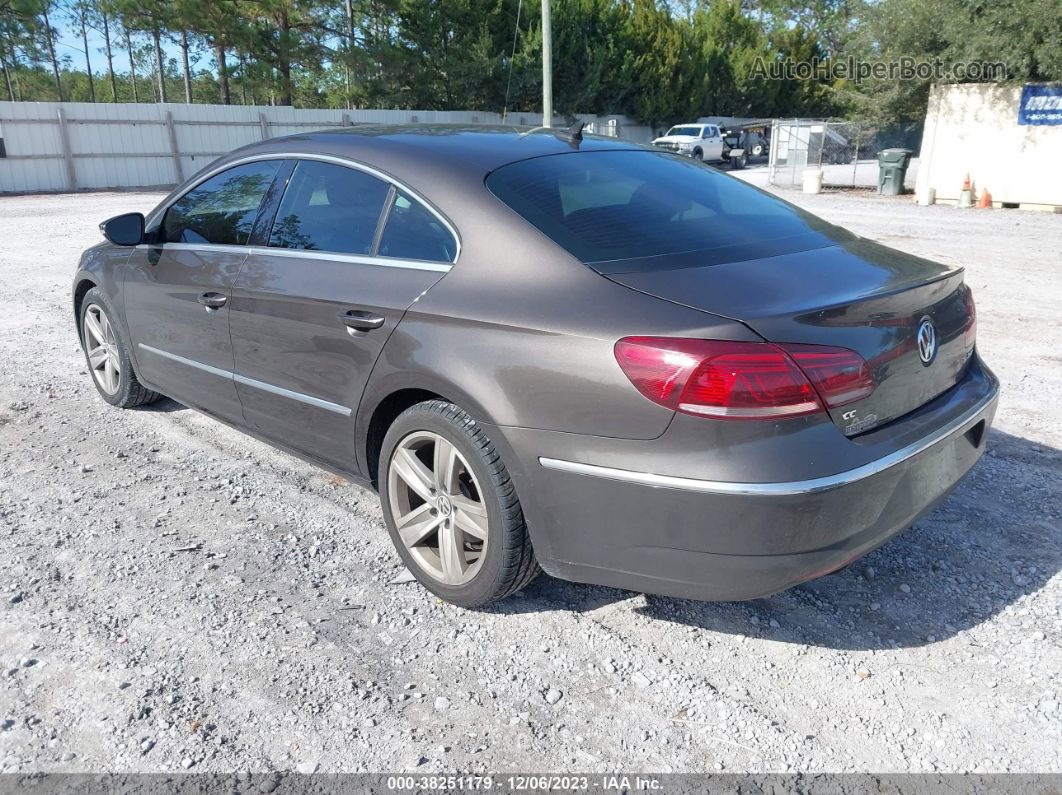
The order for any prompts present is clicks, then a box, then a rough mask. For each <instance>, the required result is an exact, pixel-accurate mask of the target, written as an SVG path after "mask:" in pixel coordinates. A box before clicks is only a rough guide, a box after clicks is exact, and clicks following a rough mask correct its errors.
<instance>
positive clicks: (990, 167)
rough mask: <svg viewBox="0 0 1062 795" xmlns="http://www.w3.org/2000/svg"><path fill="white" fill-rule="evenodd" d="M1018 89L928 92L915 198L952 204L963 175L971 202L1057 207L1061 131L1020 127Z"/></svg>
mask: <svg viewBox="0 0 1062 795" xmlns="http://www.w3.org/2000/svg"><path fill="white" fill-rule="evenodd" d="M1021 91H1022V87H1021V86H1020V85H1014V86H1012V85H995V84H985V83H977V84H965V85H935V86H933V88H932V90H931V92H930V95H929V107H928V112H927V114H926V125H925V131H924V133H923V135H922V152H921V165H920V168H919V171H918V180H917V183H916V191H917V192H918V194H919V195H923V194H924V192H925V190H926V189H927V188H935V189H936V194H937V200H938V201H940V200H943V201H948V202H950V201H957V200H958V198H959V191H960V190H961V189H962V183H963V180H964V179H965V177H966V174H967V173H969V175H970V179H971V180H972V182H973V186H974V189H975V190H976V192H977V196H980V195H981V191H982V190H983V189H985V188H987V189H988V191H989V193H990V194H991V196H992V201H993V202H994V203H995V204H996V205H997V206H998V205H999V204H1000V203H1003V202H1006V203H1014V204H1024V205H1042V206H1044V207H1051V206H1056V207H1057V206H1062V126H1047V125H1045V126H1038V125H1019V124H1018V106H1019V104H1020V102H1021Z"/></svg>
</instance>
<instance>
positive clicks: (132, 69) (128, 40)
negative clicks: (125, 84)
mask: <svg viewBox="0 0 1062 795" xmlns="http://www.w3.org/2000/svg"><path fill="white" fill-rule="evenodd" d="M125 49H126V50H128V51H129V82H130V83H132V84H133V102H139V101H140V96H139V95H138V94H137V90H136V62H135V61H134V60H133V39H132V37H131V36H130V35H129V31H128V30H126V31H125Z"/></svg>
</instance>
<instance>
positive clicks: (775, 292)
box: [591, 238, 973, 436]
mask: <svg viewBox="0 0 1062 795" xmlns="http://www.w3.org/2000/svg"><path fill="white" fill-rule="evenodd" d="M706 254H707V255H709V256H710V254H711V253H710V252H700V253H698V252H686V253H682V254H672V255H665V256H662V257H650V258H644V259H639V260H626V261H623V260H612V261H609V262H603V263H591V267H593V268H595V269H596V270H598V271H599V272H600V273H602V275H605V276H606V277H607V278H609V279H612V280H613V281H616V282H618V283H620V284H623V285H625V286H627V287H630V288H633V289H635V290H639V291H641V292H644V293H647V294H649V295H654V296H657V297H659V298H663V299H665V300H669V301H673V302H675V303H678V304H683V305H685V306H689V307H692V308H695V309H700V310H703V311H706V312H711V313H712V314H715V315H721V316H723V317H728V318H731V319H733V320H737V321H740V322H742V323H744V324H745V325H747V326H749V327H750V328H751V329H752V330H754V331H755V332H756V333H757V334H759V335H760V336H762V337H763V338H764V339H766V340H768V341H770V342H792V343H807V344H813V345H833V346H840V347H844V348H849V349H851V350H854V351H856V352H857V353H858V354H859V355H860V356H862V357H863V358H864V359H865V360H866V361H867V363H868V365H869V366H870V369H871V373H872V374H873V377H874V381H875V384H876V386H875V389H874V392H873V393H872V394H871V395H869V396H868V397H866V398H864V399H862V400H859V401H856V402H854V403H850V404H848V405H846V406H842V407H838V408H835V409H831V410H830V415H831V417H832V419H833V420H834V422H835V423H836V424H837V425H838V427H839V428H840V429H841V430H842V431H843V432H844V433H845V434H846V435H849V436H854V435H856V434H859V433H862V432H864V431H868V430H870V429H872V428H875V427H877V426H879V425H881V424H883V423H885V422H888V421H889V420H892V419H895V418H897V417H900V416H902V415H904V414H907V413H908V412H911V411H913V410H915V409H917V408H918V407H919V406H921V405H923V404H925V403H927V402H928V401H930V400H932V399H933V398H935V397H937V396H938V395H940V394H941V393H943V392H945V391H947V390H948V389H950V388H951V387H952V386H954V385H955V384H956V383H957V382H958V381H959V380H960V379H961V378H962V376H963V373H964V372H965V368H966V365H967V363H968V361H969V359H970V356H971V353H972V351H973V314H972V313H973V304H972V301H970V299H969V288H967V287H966V285H965V284H964V283H963V272H962V269H961V268H948V267H945V266H943V265H939V264H937V263H934V262H930V261H928V260H924V259H921V258H919V257H915V256H912V255H909V254H904V253H902V252H899V251H894V250H892V249H889V248H887V247H885V246H882V245H879V244H877V243H873V242H872V241H869V240H863V239H860V238H853V239H849V240H845V241H844V242H843V243H841V244H840V245H833V246H828V247H825V248H812V249H809V250H805V251H797V252H794V253H787V254H782V255H780V256H767V257H762V258H755V259H744V260H740V261H734V262H718V257H712V261H714V262H715V264H704V262H705V259H706V257H705V255H706ZM924 324H928V325H929V326H930V327H931V332H932V337H933V339H932V341H931V342H932V343H933V345H932V346H930V345H927V344H926V343H927V342H930V341H929V340H927V339H925V336H927V332H926V330H925V328H924ZM920 330H921V331H922V333H923V340H922V343H923V344H922V348H921V349H920V346H919V333H920ZM929 347H933V348H934V350H932V351H931V354H932V355H930V356H929V357H928V358H929V360H928V362H926V361H924V360H923V359H924V354H925V353H926V352H927V350H928V348H929Z"/></svg>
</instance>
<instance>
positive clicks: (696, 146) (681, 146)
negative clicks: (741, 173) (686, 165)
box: [653, 123, 748, 168]
mask: <svg viewBox="0 0 1062 795" xmlns="http://www.w3.org/2000/svg"><path fill="white" fill-rule="evenodd" d="M737 143H738V138H736V137H732V138H731V140H729V141H728V140H727V138H726V137H724V135H723V130H721V129H720V128H719V126H718V125H716V124H700V123H694V124H676V125H675V126H674V127H672V128H671V129H670V130H668V131H667V133H666V134H665V135H661V136H660V137H659V138H655V139H653V146H658V147H660V148H661V149H666V150H668V151H669V152H677V153H678V154H680V155H687V156H689V157H694V158H697V159H698V160H703V161H704V162H705V163H729V164H731V165H732V166H734V167H735V168H744V167H745V165H746V164H747V163H748V154H747V153H746V152H745V150H744V149H736V148H734V147H733V146H732V144H737Z"/></svg>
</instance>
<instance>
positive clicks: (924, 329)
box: [918, 317, 937, 367]
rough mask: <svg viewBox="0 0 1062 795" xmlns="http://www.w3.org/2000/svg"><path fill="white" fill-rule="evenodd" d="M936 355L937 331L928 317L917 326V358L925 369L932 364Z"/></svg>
mask: <svg viewBox="0 0 1062 795" xmlns="http://www.w3.org/2000/svg"><path fill="white" fill-rule="evenodd" d="M936 355H937V330H936V328H934V326H933V321H932V320H930V319H929V318H928V317H927V318H923V319H922V322H921V324H919V326H918V358H919V359H921V360H922V364H924V365H926V366H927V367H928V366H929V365H930V364H932V363H933V358H934V357H935V356H936Z"/></svg>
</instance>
